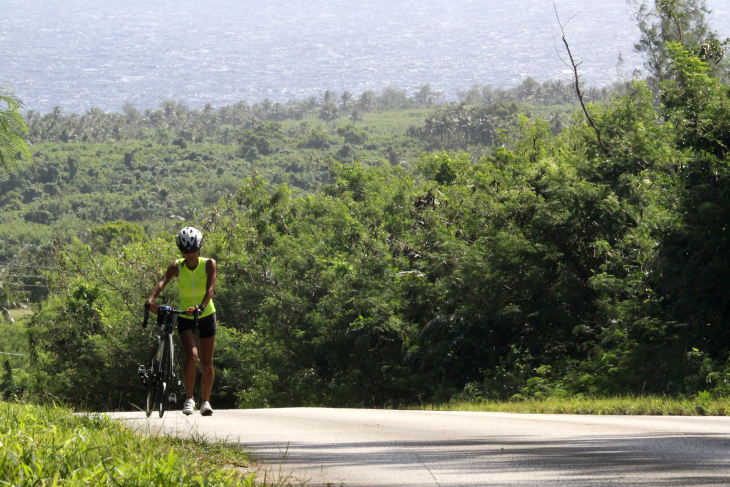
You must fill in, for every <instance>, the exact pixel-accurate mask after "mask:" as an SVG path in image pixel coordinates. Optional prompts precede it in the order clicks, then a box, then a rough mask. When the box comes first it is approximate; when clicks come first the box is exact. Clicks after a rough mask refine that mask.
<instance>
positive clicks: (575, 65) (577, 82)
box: [553, 0, 611, 157]
mask: <svg viewBox="0 0 730 487" xmlns="http://www.w3.org/2000/svg"><path fill="white" fill-rule="evenodd" d="M553 8H554V9H555V17H556V18H557V19H558V25H559V26H560V32H561V33H562V37H561V38H562V40H563V44H565V50H566V51H568V57H569V58H570V64H568V63H566V62H565V61H564V60H563V58H562V57H561V58H560V60H561V61H563V63H564V64H565V65H566V66H568V67H569V68H570V69H571V70H572V71H573V81H574V82H575V92H576V93H577V94H578V100H579V101H580V106H581V107H582V108H583V113H584V114H585V116H586V119H588V125H590V126H591V127H592V128H593V130H595V132H596V137H597V138H598V145H599V146H600V147H601V150H602V151H603V153H604V154H606V156H608V157H610V156H611V153H610V152H609V151H608V149H607V148H606V146H605V145H604V144H603V140H602V139H601V130H600V129H599V128H598V127H597V126H596V122H594V121H593V117H591V115H590V114H589V113H588V109H587V108H586V104H585V102H584V101H583V90H581V87H580V75H579V74H578V66H580V65H581V64H583V62H582V61H581V62H579V63H576V62H575V59H574V58H573V53H572V52H570V46H569V45H568V40H567V39H566V38H565V29H564V26H563V23H562V22H560V15H558V7H557V6H556V5H555V0H553ZM573 17H575V16H573ZM573 17H571V18H570V20H572V19H573ZM570 20H569V21H570ZM566 25H567V24H566ZM556 49H557V46H556Z"/></svg>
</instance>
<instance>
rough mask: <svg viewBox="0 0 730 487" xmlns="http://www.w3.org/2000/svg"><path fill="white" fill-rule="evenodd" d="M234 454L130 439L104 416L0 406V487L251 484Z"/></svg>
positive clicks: (182, 442) (165, 439)
mask: <svg viewBox="0 0 730 487" xmlns="http://www.w3.org/2000/svg"><path fill="white" fill-rule="evenodd" d="M249 462H250V460H249V458H248V457H247V455H246V453H245V452H243V451H242V450H240V449H238V448H235V447H229V446H226V445H225V444H223V443H209V442H205V441H203V440H201V439H199V438H198V439H196V438H192V439H180V438H174V437H169V436H154V435H147V436H145V435H138V434H135V433H133V432H132V431H131V430H129V429H128V428H126V427H125V426H123V425H122V424H120V423H118V422H116V421H112V420H110V419H108V418H107V417H106V416H98V415H97V416H94V415H91V416H90V415H74V414H73V413H72V412H71V411H70V410H68V409H65V408H62V407H58V406H37V405H31V404H21V403H16V402H0V485H28V486H30V485H38V486H57V485H59V486H60V485H63V486H81V485H84V486H87V485H125V486H172V485H175V486H180V485H185V486H193V485H198V486H233V485H242V486H254V485H259V484H258V483H257V482H256V479H255V475H254V474H243V473H241V470H240V468H242V467H244V466H246V465H248V464H249Z"/></svg>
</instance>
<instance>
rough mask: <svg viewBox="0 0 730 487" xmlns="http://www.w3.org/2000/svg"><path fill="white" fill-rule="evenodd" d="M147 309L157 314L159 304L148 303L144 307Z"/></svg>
mask: <svg viewBox="0 0 730 487" xmlns="http://www.w3.org/2000/svg"><path fill="white" fill-rule="evenodd" d="M144 307H145V308H148V309H149V310H150V311H152V312H153V313H154V314H157V308H158V306H157V304H156V303H155V302H154V301H147V302H146V303H145V305H144Z"/></svg>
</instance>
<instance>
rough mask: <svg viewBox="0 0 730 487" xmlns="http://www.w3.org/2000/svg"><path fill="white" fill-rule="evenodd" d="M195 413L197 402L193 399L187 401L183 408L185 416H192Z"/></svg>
mask: <svg viewBox="0 0 730 487" xmlns="http://www.w3.org/2000/svg"><path fill="white" fill-rule="evenodd" d="M193 411H195V401H194V400H193V399H186V400H185V405H184V406H183V414H184V415H185V416H190V415H191V414H193Z"/></svg>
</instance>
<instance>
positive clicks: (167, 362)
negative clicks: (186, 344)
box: [157, 335, 173, 417]
mask: <svg viewBox="0 0 730 487" xmlns="http://www.w3.org/2000/svg"><path fill="white" fill-rule="evenodd" d="M160 341H161V342H162V346H163V347H164V348H163V350H162V360H161V362H160V377H159V382H158V387H157V391H158V399H159V402H158V405H157V407H158V411H159V414H160V417H162V416H163V415H164V414H165V410H166V409H167V406H168V403H169V399H170V390H171V388H172V360H173V355H172V354H173V352H172V350H173V349H172V335H167V336H166V337H164V338H163V339H162V340H160Z"/></svg>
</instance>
